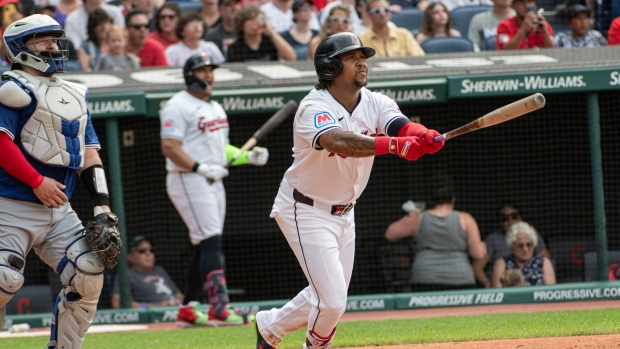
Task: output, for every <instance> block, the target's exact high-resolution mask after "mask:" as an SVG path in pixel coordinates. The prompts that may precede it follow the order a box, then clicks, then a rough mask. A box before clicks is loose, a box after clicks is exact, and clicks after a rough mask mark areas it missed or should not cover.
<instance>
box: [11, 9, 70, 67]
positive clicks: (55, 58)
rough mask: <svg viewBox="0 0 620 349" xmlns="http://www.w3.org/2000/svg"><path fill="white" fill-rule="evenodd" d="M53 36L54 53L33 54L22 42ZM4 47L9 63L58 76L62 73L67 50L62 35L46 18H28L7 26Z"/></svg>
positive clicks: (64, 38) (56, 25) (58, 27)
mask: <svg viewBox="0 0 620 349" xmlns="http://www.w3.org/2000/svg"><path fill="white" fill-rule="evenodd" d="M43 36H53V37H55V38H56V42H57V44H58V49H59V50H58V51H33V50H32V49H31V47H28V46H26V41H28V40H29V39H32V38H36V37H43ZM3 38H4V44H5V45H6V47H7V48H8V49H9V50H8V51H9V59H10V60H11V61H12V62H13V63H19V64H22V65H27V66H29V67H32V68H34V69H36V70H39V71H42V72H44V73H62V72H64V71H65V70H66V66H67V57H69V49H68V42H67V38H66V37H65V32H64V31H63V30H62V27H61V26H60V24H58V22H56V21H55V20H54V19H53V18H52V17H50V16H48V15H40V14H36V15H32V16H28V17H25V18H22V19H20V20H18V21H16V22H14V23H13V24H11V25H9V26H8V27H7V28H6V30H5V31H4V37H3Z"/></svg>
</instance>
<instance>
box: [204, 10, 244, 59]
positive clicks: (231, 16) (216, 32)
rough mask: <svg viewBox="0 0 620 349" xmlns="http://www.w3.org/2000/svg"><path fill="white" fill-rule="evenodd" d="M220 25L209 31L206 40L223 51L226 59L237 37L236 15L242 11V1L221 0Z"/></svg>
mask: <svg viewBox="0 0 620 349" xmlns="http://www.w3.org/2000/svg"><path fill="white" fill-rule="evenodd" d="M218 4H219V7H220V23H218V24H217V25H216V26H214V27H212V28H211V29H209V30H207V34H206V35H205V37H204V39H205V40H206V41H211V42H212V43H214V44H215V45H216V46H217V48H219V49H220V51H222V53H223V54H224V57H228V46H230V45H231V44H232V43H233V42H235V40H236V39H237V37H236V36H235V15H236V14H237V12H239V10H241V1H240V0H219V1H218Z"/></svg>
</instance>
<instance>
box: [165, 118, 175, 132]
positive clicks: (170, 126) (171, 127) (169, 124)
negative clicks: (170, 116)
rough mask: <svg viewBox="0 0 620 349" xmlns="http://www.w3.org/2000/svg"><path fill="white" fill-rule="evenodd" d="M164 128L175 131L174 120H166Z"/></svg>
mask: <svg viewBox="0 0 620 349" xmlns="http://www.w3.org/2000/svg"><path fill="white" fill-rule="evenodd" d="M162 129H163V130H164V131H174V121H172V120H164V121H163V125H162Z"/></svg>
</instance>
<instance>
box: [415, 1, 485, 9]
mask: <svg viewBox="0 0 620 349" xmlns="http://www.w3.org/2000/svg"><path fill="white" fill-rule="evenodd" d="M422 1H424V2H426V1H427V0H422ZM491 1H492V0H428V4H427V5H426V6H425V10H426V7H428V6H429V5H431V4H434V3H438V2H440V3H442V4H443V5H444V7H445V8H446V10H447V11H448V12H449V11H452V10H454V9H455V8H457V7H462V6H476V5H493V3H492V2H491ZM419 6H420V5H418V7H419ZM422 6H424V5H422Z"/></svg>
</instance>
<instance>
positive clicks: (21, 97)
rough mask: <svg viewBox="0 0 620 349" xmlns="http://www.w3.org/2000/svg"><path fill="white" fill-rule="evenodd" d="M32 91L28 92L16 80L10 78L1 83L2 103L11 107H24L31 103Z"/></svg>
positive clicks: (0, 94)
mask: <svg viewBox="0 0 620 349" xmlns="http://www.w3.org/2000/svg"><path fill="white" fill-rule="evenodd" d="M31 101H32V97H31V96H30V91H28V92H26V91H24V89H22V88H21V87H20V86H19V85H17V84H16V83H15V81H11V80H8V81H6V82H5V83H4V84H2V85H0V103H2V104H3V105H6V106H7V107H9V108H23V107H25V106H27V105H28V104H30V102H31Z"/></svg>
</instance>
